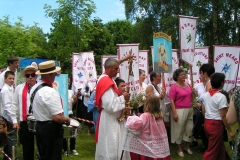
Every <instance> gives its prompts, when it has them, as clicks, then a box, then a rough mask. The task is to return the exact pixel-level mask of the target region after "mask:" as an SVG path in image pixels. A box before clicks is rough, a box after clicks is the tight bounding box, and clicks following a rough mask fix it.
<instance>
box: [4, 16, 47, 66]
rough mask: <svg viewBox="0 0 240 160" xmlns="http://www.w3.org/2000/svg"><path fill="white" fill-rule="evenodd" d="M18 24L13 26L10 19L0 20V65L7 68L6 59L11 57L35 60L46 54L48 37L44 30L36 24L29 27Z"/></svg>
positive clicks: (20, 21)
mask: <svg viewBox="0 0 240 160" xmlns="http://www.w3.org/2000/svg"><path fill="white" fill-rule="evenodd" d="M18 20H19V21H18V22H15V23H14V24H11V23H10V22H9V17H8V16H6V17H4V19H3V20H1V19H0V37H1V39H0V63H1V65H3V66H7V64H6V59H7V57H9V56H10V55H14V56H17V57H28V58H35V57H40V56H41V55H44V54H46V44H47V42H46V36H45V34H44V33H43V31H42V29H41V28H39V27H38V25H37V24H35V25H34V26H32V27H28V26H25V25H23V24H22V19H21V18H20V17H19V18H18Z"/></svg>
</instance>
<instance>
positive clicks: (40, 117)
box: [30, 80, 63, 121]
mask: <svg viewBox="0 0 240 160" xmlns="http://www.w3.org/2000/svg"><path fill="white" fill-rule="evenodd" d="M42 83H43V81H42V80H40V81H39V82H38V83H37V84H36V85H34V86H33V87H32V89H31V91H30V97H31V95H32V93H33V91H34V90H35V89H36V88H37V87H38V86H39V85H40V84H42ZM32 110H33V116H34V117H35V118H36V120H37V121H50V120H53V119H52V116H53V115H57V114H62V113H63V108H62V104H61V98H60V95H59V93H58V92H57V91H56V90H55V89H54V88H51V87H48V86H45V87H42V88H41V89H39V90H38V91H37V92H36V94H35V97H34V100H33V103H32Z"/></svg>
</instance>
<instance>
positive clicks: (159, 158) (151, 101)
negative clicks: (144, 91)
mask: <svg viewBox="0 0 240 160" xmlns="http://www.w3.org/2000/svg"><path fill="white" fill-rule="evenodd" d="M159 103H160V102H159V98H158V97H156V96H154V95H151V96H149V97H148V98H147V100H146V102H145V104H144V113H143V114H141V116H140V117H138V116H129V117H128V119H127V122H126V125H125V127H126V128H127V129H128V134H127V137H126V139H125V142H124V146H123V148H124V150H125V151H130V152H131V159H134V160H170V159H171V158H170V150H169V144H168V136H167V132H166V129H165V126H164V122H163V114H162V113H161V112H160V108H159V106H160V104H159Z"/></svg>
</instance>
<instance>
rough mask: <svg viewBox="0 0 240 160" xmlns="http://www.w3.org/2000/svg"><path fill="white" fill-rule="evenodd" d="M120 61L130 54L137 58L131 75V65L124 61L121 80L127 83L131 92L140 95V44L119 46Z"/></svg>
mask: <svg viewBox="0 0 240 160" xmlns="http://www.w3.org/2000/svg"><path fill="white" fill-rule="evenodd" d="M118 51H119V52H118V59H121V58H123V57H125V56H126V55H128V54H132V55H134V56H135V58H134V60H133V63H132V72H131V74H130V75H129V63H128V61H124V62H123V63H121V65H120V74H119V75H120V78H121V79H123V80H124V81H125V82H126V86H129V87H130V90H129V92H130V93H135V94H138V93H139V92H140V83H139V65H138V62H139V61H138V58H139V44H118Z"/></svg>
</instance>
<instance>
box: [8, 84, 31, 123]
mask: <svg viewBox="0 0 240 160" xmlns="http://www.w3.org/2000/svg"><path fill="white" fill-rule="evenodd" d="M25 84H26V83H22V84H19V85H18V86H17V87H16V89H15V92H14V95H13V100H12V106H11V109H10V112H11V118H12V121H13V124H14V123H17V119H18V115H19V120H20V121H23V112H22V108H23V106H22V104H23V102H22V97H23V88H24V86H25ZM26 100H27V102H26V103H27V104H26V105H27V108H26V111H27V113H26V114H27V115H28V110H29V106H30V97H29V93H27V99H26Z"/></svg>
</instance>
